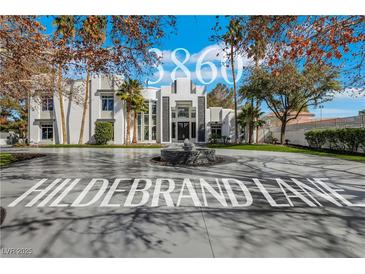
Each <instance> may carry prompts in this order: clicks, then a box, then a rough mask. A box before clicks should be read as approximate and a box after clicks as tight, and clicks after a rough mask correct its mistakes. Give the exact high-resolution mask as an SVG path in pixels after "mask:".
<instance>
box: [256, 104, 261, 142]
mask: <svg viewBox="0 0 365 274" xmlns="http://www.w3.org/2000/svg"><path fill="white" fill-rule="evenodd" d="M256 108H257V109H259V108H260V102H259V100H258V99H257V100H256ZM259 119H260V117H257V120H259ZM256 143H257V144H258V143H259V126H256Z"/></svg>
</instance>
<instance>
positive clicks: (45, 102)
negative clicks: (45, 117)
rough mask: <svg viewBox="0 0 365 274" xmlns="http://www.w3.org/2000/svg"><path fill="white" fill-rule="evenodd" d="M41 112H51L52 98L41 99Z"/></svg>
mask: <svg viewBox="0 0 365 274" xmlns="http://www.w3.org/2000/svg"><path fill="white" fill-rule="evenodd" d="M42 111H53V97H51V96H45V97H43V98H42Z"/></svg>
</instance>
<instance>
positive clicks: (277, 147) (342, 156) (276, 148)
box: [208, 144, 365, 163]
mask: <svg viewBox="0 0 365 274" xmlns="http://www.w3.org/2000/svg"><path fill="white" fill-rule="evenodd" d="M208 147H211V148H217V149H219V148H224V149H241V150H259V151H276V152H292V153H303V154H311V155H318V156H327V157H335V158H340V159H345V160H350V161H357V162H363V163H365V155H364V156H362V155H351V154H339V153H335V152H324V151H318V150H312V149H309V148H296V147H289V146H283V145H269V144H260V145H257V144H256V145H255V144H252V145H248V144H239V145H232V144H211V145H208Z"/></svg>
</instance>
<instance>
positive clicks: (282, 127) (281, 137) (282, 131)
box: [280, 120, 286, 144]
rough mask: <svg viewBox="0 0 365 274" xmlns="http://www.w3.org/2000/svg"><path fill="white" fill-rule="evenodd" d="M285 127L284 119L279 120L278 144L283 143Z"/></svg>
mask: <svg viewBox="0 0 365 274" xmlns="http://www.w3.org/2000/svg"><path fill="white" fill-rule="evenodd" d="M285 129H286V120H283V121H281V128H280V144H283V143H284V139H285Z"/></svg>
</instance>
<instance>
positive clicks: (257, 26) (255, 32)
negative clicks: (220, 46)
mask: <svg viewBox="0 0 365 274" xmlns="http://www.w3.org/2000/svg"><path fill="white" fill-rule="evenodd" d="M250 21H251V23H252V24H253V25H252V28H250V35H249V36H250V37H251V38H252V41H253V43H252V44H251V45H250V46H249V48H248V49H247V57H248V58H252V59H253V60H254V62H255V69H259V67H260V65H259V63H260V61H261V60H263V59H264V58H265V54H266V47H267V37H266V36H265V35H264V33H265V32H264V31H263V28H265V27H266V25H267V23H268V22H267V19H266V17H264V16H253V17H251V19H250ZM254 99H256V100H255V101H256V107H257V108H260V104H261V98H260V96H259V94H256V96H252V97H251V104H252V105H253V103H254ZM258 136H259V126H256V142H258ZM251 140H252V137H251Z"/></svg>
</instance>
